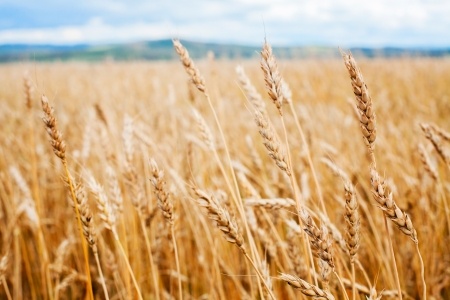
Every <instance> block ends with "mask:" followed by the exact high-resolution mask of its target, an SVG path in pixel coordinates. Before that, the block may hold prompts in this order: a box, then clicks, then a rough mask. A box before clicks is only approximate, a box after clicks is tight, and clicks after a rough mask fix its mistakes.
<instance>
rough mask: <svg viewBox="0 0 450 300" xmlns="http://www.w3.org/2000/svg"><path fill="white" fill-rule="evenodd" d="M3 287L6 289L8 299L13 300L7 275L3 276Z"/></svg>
mask: <svg viewBox="0 0 450 300" xmlns="http://www.w3.org/2000/svg"><path fill="white" fill-rule="evenodd" d="M2 285H3V286H4V287H5V293H6V298H7V299H8V300H12V297H11V293H10V292H9V288H8V283H7V282H6V279H5V275H2Z"/></svg>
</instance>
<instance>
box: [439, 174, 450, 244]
mask: <svg viewBox="0 0 450 300" xmlns="http://www.w3.org/2000/svg"><path fill="white" fill-rule="evenodd" d="M438 186H439V192H440V193H441V197H442V198H441V199H442V202H444V211H445V219H446V220H447V229H448V233H447V234H448V235H450V210H449V208H448V203H447V196H446V195H445V192H444V185H443V184H442V180H441V178H440V177H439V178H438Z"/></svg>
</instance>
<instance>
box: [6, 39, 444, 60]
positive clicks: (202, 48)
mask: <svg viewBox="0 0 450 300" xmlns="http://www.w3.org/2000/svg"><path fill="white" fill-rule="evenodd" d="M183 44H184V45H185V46H186V47H187V48H188V49H189V53H190V55H191V56H192V57H194V58H197V59H198V58H205V57H207V56H208V55H214V57H216V58H218V59H252V58H257V57H258V56H259V51H260V48H259V47H254V46H242V45H231V44H215V43H200V42H191V41H183ZM346 50H350V51H352V52H353V54H354V55H355V56H363V57H370V58H372V57H443V56H450V48H439V49H435V48H392V47H387V48H350V49H346ZM274 53H275V55H276V56H277V57H278V59H303V58H333V57H338V56H339V55H340V54H339V50H338V48H337V47H316V46H308V47H274ZM176 58H177V56H176V54H175V52H174V50H173V48H172V41H171V40H159V41H151V42H138V43H127V44H111V45H75V46H53V45H24V44H21V45H0V62H13V61H73V60H78V61H101V60H117V61H126V60H171V59H176Z"/></svg>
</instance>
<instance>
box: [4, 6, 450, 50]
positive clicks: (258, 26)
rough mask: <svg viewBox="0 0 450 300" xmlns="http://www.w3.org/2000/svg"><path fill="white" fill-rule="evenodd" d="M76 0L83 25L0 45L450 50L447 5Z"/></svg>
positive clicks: (25, 33) (12, 33)
mask: <svg viewBox="0 0 450 300" xmlns="http://www.w3.org/2000/svg"><path fill="white" fill-rule="evenodd" d="M48 1H54V0H43V1H42V2H43V3H44V5H45V3H47V2H48ZM26 2H27V1H24V0H23V1H22V4H23V3H26ZM79 2H80V4H79V6H77V7H76V8H75V7H74V8H73V9H74V10H75V11H74V12H73V13H74V14H75V13H79V14H86V16H85V17H83V16H84V15H80V18H79V19H80V20H84V21H81V22H78V24H70V25H69V26H67V25H65V26H63V25H56V26H54V27H50V26H45V27H42V26H40V24H36V25H35V26H31V27H29V28H24V26H20V28H6V29H3V30H2V29H1V28H0V43H21V42H23V43H53V44H61V43H62V44H64V43H71V44H74V43H104V42H125V41H137V40H150V39H160V38H171V37H180V38H188V39H195V40H212V41H219V42H220V41H221V42H236V43H249V44H259V43H261V41H262V40H263V39H264V33H265V32H266V33H267V36H268V38H269V39H270V40H271V42H272V43H274V44H275V43H283V44H328V45H340V46H352V45H363V46H385V45H394V46H395V45H399V46H401V45H406V46H427V45H428V46H450V36H449V35H448V33H447V31H448V28H450V18H448V15H450V1H437V0H397V1H393V0H379V1H360V0H323V1H310V0H280V1H273V0H228V1H225V0H223V1H219V0H209V1H204V0H203V1H202V0H191V1H189V2H181V1H170V0H152V1H151V2H149V1H143V0H135V1H131V2H125V1H118V0H99V1H87V0H79ZM59 5H60V6H61V5H62V4H59ZM58 9H59V10H61V7H58ZM66 10H68V11H69V12H70V10H71V8H70V7H66ZM63 15H64V13H62V18H63V17H64V16H63ZM2 17H3V16H2V14H1V5H0V19H1V18H2ZM5 17H6V16H5Z"/></svg>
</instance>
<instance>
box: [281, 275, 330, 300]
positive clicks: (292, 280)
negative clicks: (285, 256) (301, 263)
mask: <svg viewBox="0 0 450 300" xmlns="http://www.w3.org/2000/svg"><path fill="white" fill-rule="evenodd" d="M279 278H280V279H281V280H283V281H285V282H286V283H287V284H289V285H290V286H292V287H293V288H296V289H300V291H301V292H302V293H303V294H304V295H306V296H308V297H312V298H313V299H326V300H334V296H333V295H331V294H330V292H328V291H324V290H322V289H321V288H320V287H318V286H315V285H313V284H310V283H308V282H306V281H304V280H303V279H301V278H299V277H297V276H294V275H290V274H284V273H281V275H280V277H279Z"/></svg>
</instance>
